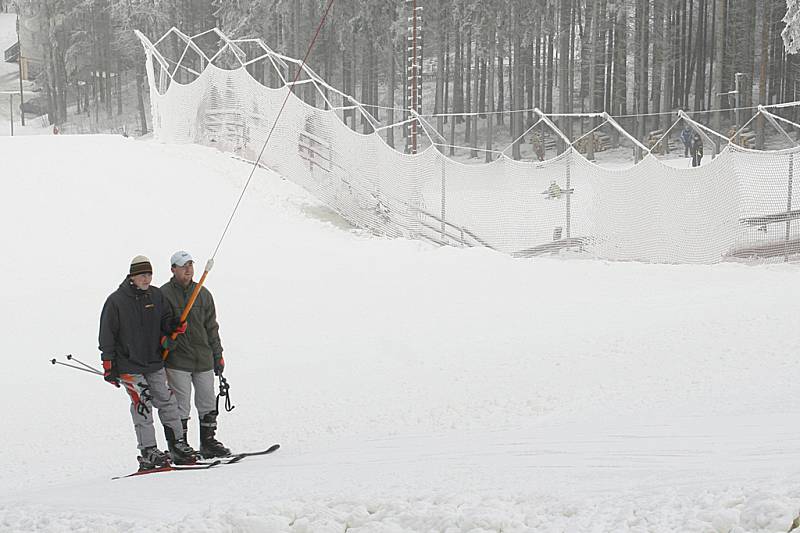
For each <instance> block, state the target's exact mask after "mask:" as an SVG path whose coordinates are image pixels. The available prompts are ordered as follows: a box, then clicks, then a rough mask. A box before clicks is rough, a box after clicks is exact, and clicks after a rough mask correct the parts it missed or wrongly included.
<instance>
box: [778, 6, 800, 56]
mask: <svg viewBox="0 0 800 533" xmlns="http://www.w3.org/2000/svg"><path fill="white" fill-rule="evenodd" d="M783 22H784V23H786V27H785V28H784V29H783V31H782V32H781V37H783V45H784V47H786V51H787V52H788V53H790V54H796V53H797V51H798V50H800V1H798V0H786V15H784V17H783Z"/></svg>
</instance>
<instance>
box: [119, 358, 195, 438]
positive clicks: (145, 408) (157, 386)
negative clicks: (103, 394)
mask: <svg viewBox="0 0 800 533" xmlns="http://www.w3.org/2000/svg"><path fill="white" fill-rule="evenodd" d="M120 381H121V382H122V385H123V386H124V387H125V390H126V391H127V392H128V396H130V398H131V418H133V428H134V430H135V431H136V441H137V445H138V448H139V449H140V450H144V449H145V448H149V447H150V446H156V445H157V444H156V431H155V428H154V427H153V407H155V408H156V409H158V418H159V419H160V420H161V424H162V425H163V426H164V427H170V428H172V431H173V432H174V434H175V435H183V426H182V425H181V419H180V416H179V415H178V402H177V401H176V400H175V396H174V395H173V394H172V391H171V390H170V389H169V387H167V374H166V373H165V372H164V369H163V368H162V369H161V370H159V371H157V372H153V373H151V374H122V375H121V376H120Z"/></svg>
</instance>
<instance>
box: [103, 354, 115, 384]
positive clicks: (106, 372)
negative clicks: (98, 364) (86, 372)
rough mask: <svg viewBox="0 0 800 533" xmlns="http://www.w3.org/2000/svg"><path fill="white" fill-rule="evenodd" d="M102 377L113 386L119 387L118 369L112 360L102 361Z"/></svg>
mask: <svg viewBox="0 0 800 533" xmlns="http://www.w3.org/2000/svg"><path fill="white" fill-rule="evenodd" d="M103 379H104V380H106V381H107V382H108V383H110V384H112V385H114V386H115V387H119V371H118V370H117V365H115V364H114V361H108V360H106V361H103Z"/></svg>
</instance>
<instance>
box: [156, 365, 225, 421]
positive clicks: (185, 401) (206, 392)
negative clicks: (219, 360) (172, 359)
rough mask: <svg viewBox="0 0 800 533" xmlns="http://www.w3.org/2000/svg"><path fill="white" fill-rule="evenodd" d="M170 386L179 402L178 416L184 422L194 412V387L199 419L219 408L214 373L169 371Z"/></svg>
mask: <svg viewBox="0 0 800 533" xmlns="http://www.w3.org/2000/svg"><path fill="white" fill-rule="evenodd" d="M167 380H168V381H169V386H170V388H171V389H172V391H173V392H174V393H175V398H177V400H178V414H179V415H180V417H181V419H182V420H188V419H189V414H190V413H191V412H192V405H191V400H192V385H194V405H195V407H196V408H197V418H198V419H200V421H201V422H202V420H203V417H204V416H205V415H206V414H208V413H210V412H211V411H215V410H216V408H217V395H216V394H215V393H214V371H213V370H207V371H206V372H186V371H185V370H176V369H174V368H168V369H167Z"/></svg>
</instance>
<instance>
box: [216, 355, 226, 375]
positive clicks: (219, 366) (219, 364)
mask: <svg viewBox="0 0 800 533" xmlns="http://www.w3.org/2000/svg"><path fill="white" fill-rule="evenodd" d="M223 370H225V358H224V357H222V354H221V353H216V354H214V375H216V376H219V375H220V374H222V371H223Z"/></svg>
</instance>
